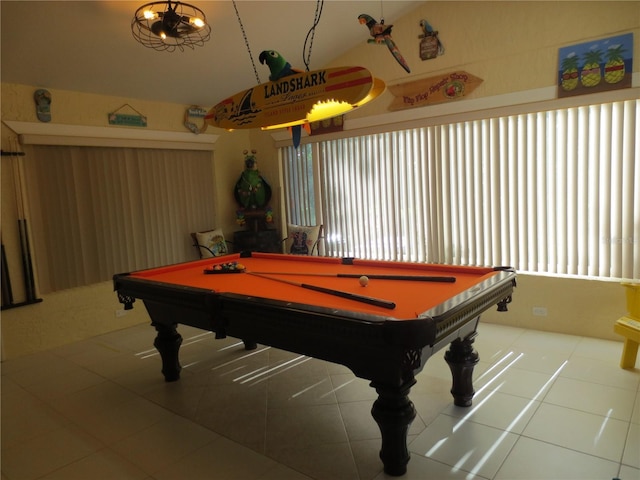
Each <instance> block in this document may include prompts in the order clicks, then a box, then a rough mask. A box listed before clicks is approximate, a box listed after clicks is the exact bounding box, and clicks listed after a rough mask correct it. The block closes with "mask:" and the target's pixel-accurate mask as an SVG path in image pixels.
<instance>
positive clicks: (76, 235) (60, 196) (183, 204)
mask: <svg viewBox="0 0 640 480" xmlns="http://www.w3.org/2000/svg"><path fill="white" fill-rule="evenodd" d="M25 153H26V155H25V156H24V164H23V165H24V178H25V186H26V188H25V191H26V195H27V200H28V210H29V212H30V215H29V218H30V224H31V228H30V231H31V241H32V244H33V247H34V252H35V259H36V267H37V277H38V287H39V291H40V292H41V293H47V292H52V291H56V290H62V289H66V288H71V287H77V286H82V285H89V284H93V283H98V282H103V281H107V280H110V279H111V278H112V276H113V275H114V274H115V273H122V272H127V271H133V270H139V269H143V268H149V267H154V266H159V265H166V264H171V263H178V262H182V261H186V260H191V259H193V258H194V254H195V253H196V252H195V250H194V248H193V246H192V245H191V242H190V236H189V234H190V232H195V231H199V230H205V229H209V228H213V227H214V226H215V211H214V205H215V198H214V195H213V189H212V185H213V184H214V177H213V165H212V161H211V152H207V151H187V150H155V149H138V148H102V147H67V146H61V147H58V146H55V147H53V146H28V147H27V148H26V149H25Z"/></svg>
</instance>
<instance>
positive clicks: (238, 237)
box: [233, 230, 282, 253]
mask: <svg viewBox="0 0 640 480" xmlns="http://www.w3.org/2000/svg"><path fill="white" fill-rule="evenodd" d="M233 249H234V251H235V252H236V253H238V252H243V251H251V252H267V253H282V239H281V238H280V235H279V234H278V231H277V230H258V231H250V230H240V231H238V232H233Z"/></svg>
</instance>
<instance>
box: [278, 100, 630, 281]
mask: <svg viewBox="0 0 640 480" xmlns="http://www.w3.org/2000/svg"><path fill="white" fill-rule="evenodd" d="M639 114H640V101H638V100H630V101H621V102H613V103H606V104H600V105H590V106H584V107H575V108H566V109H558V110H550V111H544V112H535V113H525V114H518V115H510V116H503V117H498V118H487V119H480V120H473V121H467V122H459V123H452V124H447V125H437V126H430V127H424V128H415V129H410V130H403V131H396V132H389V133H381V134H375V135H368V136H363V137H357V138H347V139H340V140H331V141H325V142H320V143H319V144H315V145H314V150H313V155H304V156H300V155H295V151H294V150H293V149H292V148H288V149H283V158H284V164H285V170H286V169H291V168H293V165H294V164H296V163H300V162H302V163H304V162H306V163H307V164H308V163H309V162H311V161H313V162H316V163H317V172H318V173H317V175H318V176H319V181H318V182H317V186H316V187H313V186H312V187H310V188H307V189H297V190H296V191H295V193H294V194H292V195H289V196H288V197H287V199H288V201H289V202H297V201H299V199H298V197H299V196H301V195H302V196H304V195H307V196H309V195H310V196H315V195H317V196H319V198H320V199H321V201H319V202H316V205H315V207H316V210H317V215H318V217H319V218H321V219H322V223H323V224H324V227H325V252H326V254H327V255H332V256H355V257H362V258H372V259H383V260H401V261H412V262H435V263H447V264H455V265H510V266H513V267H515V268H516V269H517V270H519V271H521V272H528V273H534V274H545V275H547V274H548V275H558V276H564V275H567V276H578V277H590V278H607V279H638V278H640V160H639V159H640V141H639V140H638V139H639V138H640V115H639ZM295 168H298V169H301V168H307V169H309V171H314V169H313V167H310V166H308V165H306V167H305V165H297V166H296V167H295ZM287 188H288V191H289V193H291V189H290V185H289V184H287ZM314 188H315V189H316V190H319V191H316V190H314Z"/></svg>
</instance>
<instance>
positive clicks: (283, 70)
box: [258, 50, 304, 148]
mask: <svg viewBox="0 0 640 480" xmlns="http://www.w3.org/2000/svg"><path fill="white" fill-rule="evenodd" d="M258 59H259V60H260V63H261V64H264V63H266V64H267V66H268V67H269V71H270V72H271V73H270V75H269V80H271V81H272V82H273V81H276V80H279V79H281V78H283V77H288V76H290V75H295V74H296V73H303V72H304V70H299V69H297V68H293V67H292V66H291V64H290V63H289V62H287V60H286V59H285V58H284V57H283V56H282V55H280V54H279V53H278V52H276V51H275V50H263V51H262V52H260V56H259V57H258ZM291 136H292V137H293V146H294V147H295V148H298V147H299V146H300V139H301V138H302V126H301V125H294V126H292V127H291Z"/></svg>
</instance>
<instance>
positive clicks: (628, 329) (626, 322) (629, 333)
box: [613, 282, 640, 368]
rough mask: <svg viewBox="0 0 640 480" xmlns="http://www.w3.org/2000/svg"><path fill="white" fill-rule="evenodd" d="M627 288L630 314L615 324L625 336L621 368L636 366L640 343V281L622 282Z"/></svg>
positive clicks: (614, 327) (617, 331) (616, 329)
mask: <svg viewBox="0 0 640 480" xmlns="http://www.w3.org/2000/svg"><path fill="white" fill-rule="evenodd" d="M622 286H623V287H625V288H626V289H627V292H626V293H627V310H628V311H629V314H628V315H625V316H624V317H620V318H619V319H618V320H616V323H615V325H614V326H613V331H614V332H616V333H617V334H619V335H622V336H623V337H625V338H624V345H623V347H622V357H621V358H620V367H621V368H634V367H635V366H636V360H637V358H638V346H639V345H640V283H626V282H625V283H622Z"/></svg>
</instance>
